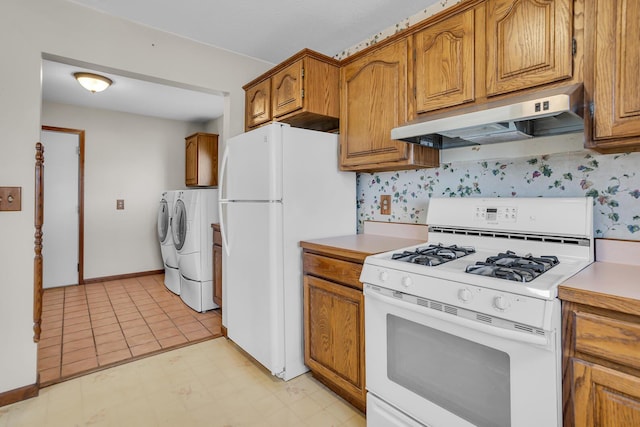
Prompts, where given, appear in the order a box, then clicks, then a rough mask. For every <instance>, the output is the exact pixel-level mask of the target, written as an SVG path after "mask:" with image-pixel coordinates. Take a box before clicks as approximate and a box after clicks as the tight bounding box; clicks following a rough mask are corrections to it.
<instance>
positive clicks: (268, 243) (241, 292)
mask: <svg viewBox="0 0 640 427" xmlns="http://www.w3.org/2000/svg"><path fill="white" fill-rule="evenodd" d="M222 213H223V218H222V221H221V227H224V229H225V235H226V238H227V244H226V245H225V251H224V252H223V257H224V266H223V274H224V275H225V284H226V287H225V290H224V294H225V295H226V300H225V306H224V307H225V308H224V311H225V312H226V313H227V324H226V326H227V330H228V335H229V338H230V339H232V340H233V341H234V342H235V343H236V344H238V345H239V346H240V347H241V348H242V349H244V350H245V351H246V352H247V353H249V354H250V355H251V356H253V357H254V358H255V359H256V360H257V361H258V362H260V363H261V364H262V365H264V366H265V367H266V368H267V369H269V370H270V371H271V372H272V373H273V374H274V375H276V374H279V373H280V372H282V370H283V368H284V326H283V323H284V310H283V300H284V298H283V291H284V288H283V273H282V271H283V266H282V263H283V257H282V253H283V249H282V223H281V222H282V204H280V203H268V202H263V203H251V202H235V203H225V202H222Z"/></svg>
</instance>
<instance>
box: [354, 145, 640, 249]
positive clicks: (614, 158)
mask: <svg viewBox="0 0 640 427" xmlns="http://www.w3.org/2000/svg"><path fill="white" fill-rule="evenodd" d="M639 165H640V153H628V154H609V155H601V154H597V153H595V152H592V151H589V150H585V151H581V152H574V153H563V154H552V155H543V156H536V157H524V158H517V159H505V160H499V159H498V160H496V159H494V160H487V161H473V162H456V163H447V164H442V165H441V166H440V167H439V168H435V169H419V170H413V171H399V172H380V173H373V174H370V173H360V174H358V177H357V180H356V183H357V191H358V223H359V224H358V227H359V230H361V227H362V221H364V220H375V221H391V222H409V223H422V224H424V223H425V222H426V210H427V206H428V205H429V199H430V198H431V197H543V196H544V197H587V196H591V197H593V199H594V211H593V222H594V234H595V236H596V237H606V238H616V239H627V240H640V176H639V175H638V174H637V171H639V168H638V166H639ZM382 194H390V195H391V201H392V205H391V206H392V210H391V215H380V195H382Z"/></svg>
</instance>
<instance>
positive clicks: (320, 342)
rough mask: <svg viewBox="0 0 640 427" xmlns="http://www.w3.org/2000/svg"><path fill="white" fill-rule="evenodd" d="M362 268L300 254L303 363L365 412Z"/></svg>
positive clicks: (334, 260)
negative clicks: (302, 298) (302, 289)
mask: <svg viewBox="0 0 640 427" xmlns="http://www.w3.org/2000/svg"><path fill="white" fill-rule="evenodd" d="M361 270H362V263H357V262H351V261H345V260H341V259H337V258H332V257H328V256H323V255H320V254H313V253H309V252H307V251H305V252H304V308H305V310H304V331H305V345H304V350H305V351H304V356H305V357H304V359H305V364H306V365H307V366H308V367H309V369H311V371H312V373H313V376H314V377H316V378H317V379H319V380H320V381H321V382H322V383H324V384H325V385H327V386H328V387H329V388H330V389H332V390H333V391H335V392H336V393H337V394H338V395H340V396H342V397H343V398H344V399H346V400H347V401H349V402H350V403H351V404H352V405H354V406H355V407H356V408H358V409H360V410H361V411H363V412H364V411H365V401H366V390H365V364H364V295H363V294H362V284H361V283H360V282H359V281H358V278H359V277H360V271H361Z"/></svg>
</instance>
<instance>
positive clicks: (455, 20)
mask: <svg viewBox="0 0 640 427" xmlns="http://www.w3.org/2000/svg"><path fill="white" fill-rule="evenodd" d="M414 37H415V63H414V64H415V71H414V75H415V88H416V90H415V94H416V111H417V112H418V113H424V112H427V111H432V110H437V109H438V108H444V107H451V106H453V105H460V104H464V103H466V102H470V101H473V100H474V95H475V94H474V74H475V73H474V71H475V64H474V10H473V9H470V10H467V11H465V12H462V13H459V14H457V15H454V16H452V17H451V18H448V19H446V20H444V21H442V22H439V23H437V24H435V25H432V26H430V27H428V28H426V29H424V30H422V31H420V32H419V33H417V34H416V35H415V36H414Z"/></svg>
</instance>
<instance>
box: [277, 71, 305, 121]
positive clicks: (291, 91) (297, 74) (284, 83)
mask: <svg viewBox="0 0 640 427" xmlns="http://www.w3.org/2000/svg"><path fill="white" fill-rule="evenodd" d="M303 69H304V68H303V61H302V60H300V61H296V62H294V63H293V64H291V65H289V66H288V67H286V68H284V69H283V70H281V71H280V72H278V73H276V74H275V75H274V76H273V77H271V99H272V102H271V105H272V111H273V117H280V116H283V115H285V114H288V113H290V112H292V111H295V110H298V109H300V108H302V97H303V92H302V89H303V85H302V81H303V77H302V76H303Z"/></svg>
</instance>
